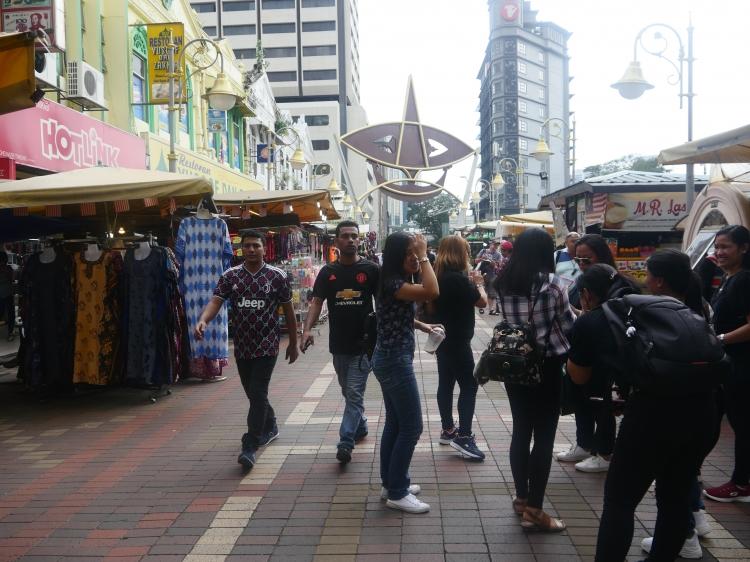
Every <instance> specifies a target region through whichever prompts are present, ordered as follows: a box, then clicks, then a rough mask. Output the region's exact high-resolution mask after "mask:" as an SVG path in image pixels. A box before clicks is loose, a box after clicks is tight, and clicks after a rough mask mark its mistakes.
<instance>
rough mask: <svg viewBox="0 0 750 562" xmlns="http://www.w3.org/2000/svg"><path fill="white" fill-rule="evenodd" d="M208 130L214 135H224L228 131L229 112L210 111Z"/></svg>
mask: <svg viewBox="0 0 750 562" xmlns="http://www.w3.org/2000/svg"><path fill="white" fill-rule="evenodd" d="M208 130H209V131H210V132H212V133H222V132H224V131H226V130H227V112H226V111H222V110H221V109H209V110H208Z"/></svg>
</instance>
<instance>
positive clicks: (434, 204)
mask: <svg viewBox="0 0 750 562" xmlns="http://www.w3.org/2000/svg"><path fill="white" fill-rule="evenodd" d="M458 205H459V202H458V200H457V199H456V198H455V197H454V196H452V195H448V194H447V193H445V192H442V193H440V195H438V196H437V197H433V198H432V199H429V200H428V201H424V202H422V203H409V206H408V210H407V212H406V220H409V221H414V222H415V223H416V224H417V226H418V227H419V228H420V229H422V231H423V232H424V233H425V235H432V236H433V237H434V239H435V241H437V240H440V238H442V236H443V224H446V225H447V224H448V218H449V217H448V215H449V213H450V212H451V211H452V210H453V209H458Z"/></svg>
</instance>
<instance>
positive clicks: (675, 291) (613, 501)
mask: <svg viewBox="0 0 750 562" xmlns="http://www.w3.org/2000/svg"><path fill="white" fill-rule="evenodd" d="M655 256H656V259H655V260H654V264H652V267H651V270H649V269H648V266H647V274H648V276H649V278H650V280H649V285H650V286H651V287H653V288H660V290H661V292H662V294H665V295H668V296H673V297H675V298H678V299H679V300H684V299H686V296H687V294H688V292H689V291H688V290H687V288H688V287H687V285H686V282H687V283H689V280H690V267H689V262H688V263H687V267H685V265H686V264H685V263H684V260H681V258H680V259H675V258H674V257H669V256H662V255H656V254H655ZM664 261H668V262H669V264H670V265H669V268H670V269H674V270H675V271H676V273H677V275H678V276H681V277H682V279H680V280H674V279H673V278H672V276H671V275H666V276H659V275H658V274H660V273H662V271H661V269H660V268H659V266H661V265H662V262H664ZM619 276H620V275H619V274H618V273H617V271H616V270H615V269H614V268H612V267H610V266H608V265H605V264H597V265H593V266H591V267H590V268H588V269H587V270H586V271H585V272H584V273H583V281H582V283H581V301H582V305H583V308H584V312H585V313H584V314H583V315H582V316H580V317H579V318H578V320H577V321H576V323H575V326H574V327H573V331H572V332H571V334H570V343H571V348H570V352H569V354H568V362H567V370H568V375H569V376H570V378H571V379H572V380H573V381H574V382H575V383H577V384H586V383H588V382H589V381H591V380H592V379H595V378H604V379H606V380H607V384H609V381H610V379H612V378H614V380H615V382H617V383H618V384H619V385H620V386H621V387H625V386H627V385H628V383H629V380H630V379H628V380H618V379H619V378H620V377H621V376H623V378H627V377H628V375H629V374H628V373H623V372H622V370H621V366H620V365H618V364H617V361H618V357H619V354H618V346H617V343H616V341H615V338H614V335H613V332H612V329H611V328H610V325H609V322H608V320H607V317H606V315H605V313H604V310H603V309H602V305H603V304H604V303H605V302H606V301H607V300H609V299H610V298H611V295H612V287H613V286H614V285H615V284H616V282H617V278H618V277H619ZM670 280H672V281H673V283H674V286H670V285H669V284H668V283H669V281H670ZM715 415H716V413H715V407H714V400H713V398H712V395H711V393H707V392H705V390H704V389H699V390H696V391H694V392H691V391H690V390H689V389H687V388H680V389H675V391H674V393H657V392H654V391H653V390H648V389H645V390H644V389H642V388H634V389H633V391H632V392H631V393H630V395H629V397H628V400H627V404H626V406H625V411H624V415H623V418H622V422H621V424H620V431H619V433H618V436H617V441H616V442H615V448H614V452H613V455H612V461H611V464H610V467H609V473H608V474H607V480H606V483H605V486H604V509H603V512H602V518H601V523H600V525H599V535H598V538H597V545H596V557H595V561H596V562H622V561H623V560H625V558H626V556H627V554H628V551H629V549H630V545H631V542H632V540H633V520H634V513H635V510H636V508H637V506H638V504H639V503H640V501H641V500H642V499H643V496H644V495H645V494H646V492H647V491H648V489H649V487H650V486H651V483H652V482H653V481H654V480H656V503H657V509H658V513H657V518H656V528H655V532H654V536H655V540H654V541H653V542H652V541H646V542H645V543H644V544H643V547H644V548H648V549H649V550H650V554H649V557H648V560H654V561H656V560H675V559H676V558H677V556H678V553H680V549H681V548H687V550H686V551H685V552H684V554H688V555H690V556H688V557H689V558H695V557H696V556H695V555H694V554H695V551H694V548H695V547H697V549H698V552H700V545H699V544H698V539H697V537H694V536H693V535H692V533H690V530H689V512H690V501H691V500H690V489H691V487H692V486H693V485H694V483H695V477H696V474H697V473H698V470H699V469H700V465H701V463H702V461H703V458H704V457H705V455H706V453H707V451H708V448H709V447H710V442H711V434H712V431H713V428H712V425H713V420H714V418H715ZM689 535H690V536H691V539H692V540H691V542H690V543H689V544H686V541H685V539H686V537H688V536H689ZM697 557H698V558H699V557H700V555H698V556H697Z"/></svg>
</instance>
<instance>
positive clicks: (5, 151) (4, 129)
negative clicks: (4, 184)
mask: <svg viewBox="0 0 750 562" xmlns="http://www.w3.org/2000/svg"><path fill="white" fill-rule="evenodd" d="M0 157H7V158H12V159H13V160H15V161H16V165H22V166H30V167H32V168H41V169H43V170H50V171H52V172H64V171H67V170H75V169H78V168H90V167H92V166H107V167H111V168H136V169H145V168H146V145H145V142H144V141H143V139H141V138H140V137H138V136H136V135H133V134H130V133H128V132H126V131H123V130H121V129H118V128H117V127H113V126H112V125H108V124H106V123H104V122H102V121H99V120H98V119H93V118H91V117H88V116H86V115H83V114H82V113H79V112H77V111H74V110H72V109H69V108H67V107H64V106H62V105H60V104H57V103H55V102H52V101H49V100H42V101H41V102H39V103H38V104H37V106H36V107H32V108H29V109H24V110H21V111H14V112H12V113H6V114H5V115H0Z"/></svg>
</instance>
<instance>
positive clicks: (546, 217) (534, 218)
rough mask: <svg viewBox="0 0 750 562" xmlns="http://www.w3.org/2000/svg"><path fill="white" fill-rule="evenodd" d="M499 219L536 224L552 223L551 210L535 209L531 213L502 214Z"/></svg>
mask: <svg viewBox="0 0 750 562" xmlns="http://www.w3.org/2000/svg"><path fill="white" fill-rule="evenodd" d="M500 220H502V221H505V222H521V223H531V224H538V225H551V224H552V211H535V212H532V213H519V214H516V215H503V216H501V217H500Z"/></svg>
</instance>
